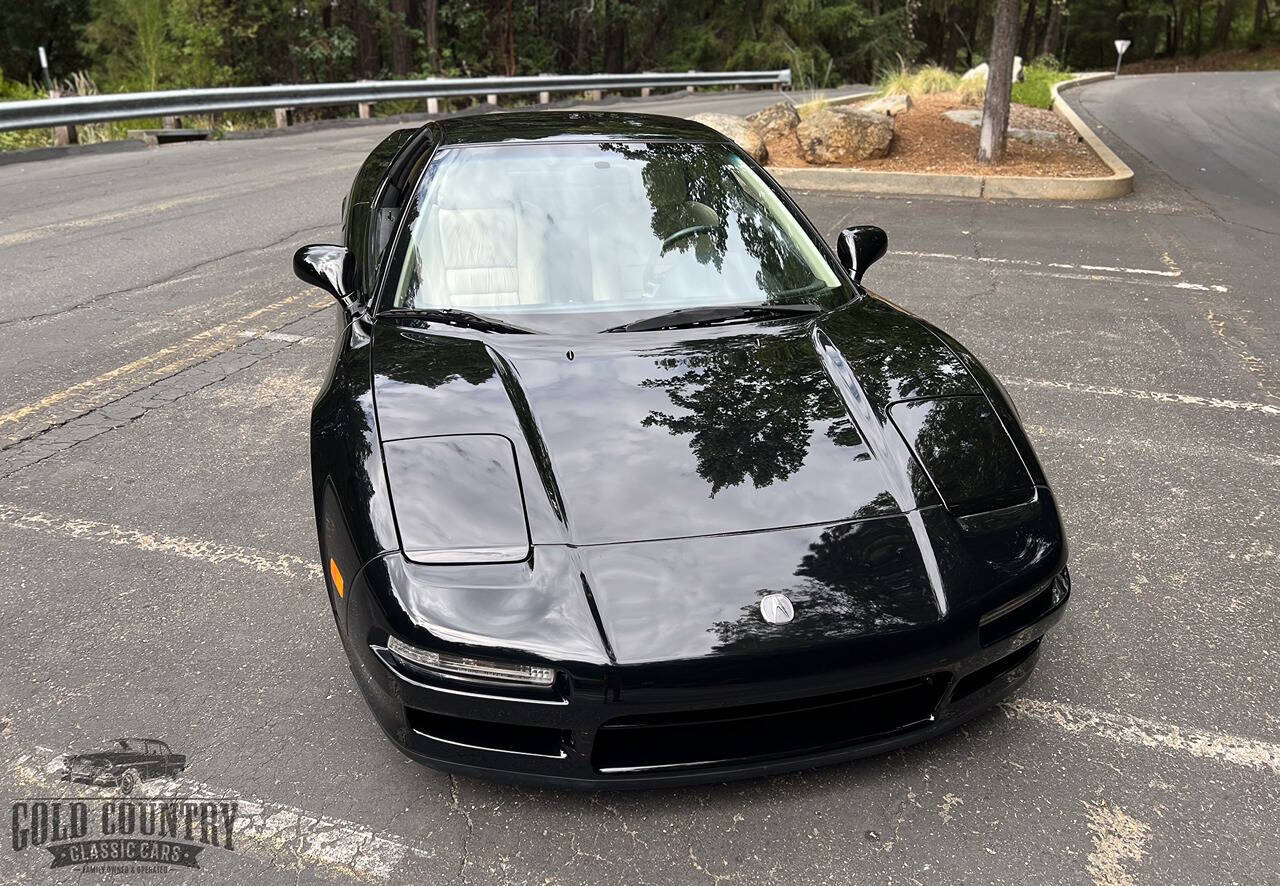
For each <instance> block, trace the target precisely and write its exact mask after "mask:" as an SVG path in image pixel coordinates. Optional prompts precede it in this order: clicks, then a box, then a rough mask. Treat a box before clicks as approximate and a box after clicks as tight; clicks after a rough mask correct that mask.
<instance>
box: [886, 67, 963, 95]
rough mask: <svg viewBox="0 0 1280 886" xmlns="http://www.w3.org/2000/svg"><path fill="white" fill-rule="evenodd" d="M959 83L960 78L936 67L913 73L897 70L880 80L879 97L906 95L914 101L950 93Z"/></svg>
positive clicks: (902, 69) (903, 69) (904, 69)
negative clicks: (940, 93)
mask: <svg viewBox="0 0 1280 886" xmlns="http://www.w3.org/2000/svg"><path fill="white" fill-rule="evenodd" d="M959 83H960V78H959V77H958V76H957V75H955V74H953V73H951V72H950V71H948V70H946V69H945V68H940V67H938V66H937V65H926V66H925V67H923V68H918V69H917V70H914V71H909V70H907V69H906V68H898V70H896V71H890V72H889V73H887V74H885V75H884V76H883V77H881V78H880V82H879V84H878V85H879V87H880V94H881V95H906V96H910V97H911V99H913V100H915V99H918V98H921V97H923V96H926V95H936V94H937V93H939V92H950V91H952V90H953V89H955V88H956V86H957V85H959Z"/></svg>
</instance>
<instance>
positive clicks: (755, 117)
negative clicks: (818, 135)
mask: <svg viewBox="0 0 1280 886" xmlns="http://www.w3.org/2000/svg"><path fill="white" fill-rule="evenodd" d="M747 120H749V121H750V122H752V123H754V124H755V125H756V128H757V129H759V130H760V135H762V136H763V137H764V140H765V141H766V142H771V141H773V140H774V139H784V138H792V137H793V136H794V135H795V131H796V127H797V126H799V125H800V112H799V111H797V110H796V106H795V105H793V104H791V102H778V103H777V104H774V105H769V107H767V108H765V109H764V110H763V111H756V112H755V113H754V114H749V115H747Z"/></svg>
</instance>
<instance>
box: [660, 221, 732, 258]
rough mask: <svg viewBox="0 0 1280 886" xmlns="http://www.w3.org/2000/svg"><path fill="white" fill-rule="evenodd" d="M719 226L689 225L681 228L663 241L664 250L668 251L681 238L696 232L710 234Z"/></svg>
mask: <svg viewBox="0 0 1280 886" xmlns="http://www.w3.org/2000/svg"><path fill="white" fill-rule="evenodd" d="M718 227H719V225H689V227H687V228H681V229H680V230H678V231H676V232H675V233H674V234H672V235H671V236H670V237H667V238H666V239H665V240H663V241H662V251H663V252H666V251H667V250H668V249H670V248H671V247H672V246H674V245H675V244H677V243H679V242H680V241H681V240H684V239H685V238H687V237H692V236H694V235H695V234H710V233H712V232H713V231H715V230H716V228H718Z"/></svg>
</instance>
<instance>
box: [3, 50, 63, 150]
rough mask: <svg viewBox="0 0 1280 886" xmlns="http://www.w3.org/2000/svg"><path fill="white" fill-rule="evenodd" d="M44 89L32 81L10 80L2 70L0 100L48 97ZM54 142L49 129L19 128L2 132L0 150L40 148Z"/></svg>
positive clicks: (9, 100) (10, 100) (13, 100)
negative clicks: (34, 84) (38, 87)
mask: <svg viewBox="0 0 1280 886" xmlns="http://www.w3.org/2000/svg"><path fill="white" fill-rule="evenodd" d="M47 97H48V96H47V94H46V93H45V92H44V90H42V89H37V88H36V87H35V86H33V85H32V84H31V83H20V82H18V81H17V80H8V79H6V78H5V76H4V71H3V70H0V102H15V101H25V100H27V99H35V98H47ZM51 144H53V136H52V134H51V132H50V130H48V129H19V130H17V131H16V132H0V151H14V150H18V149H19V148H40V147H44V146H45V145H51Z"/></svg>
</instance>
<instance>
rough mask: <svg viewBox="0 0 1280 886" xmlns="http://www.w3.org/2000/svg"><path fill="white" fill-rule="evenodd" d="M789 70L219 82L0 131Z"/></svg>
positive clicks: (43, 109)
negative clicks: (233, 84)
mask: <svg viewBox="0 0 1280 886" xmlns="http://www.w3.org/2000/svg"><path fill="white" fill-rule="evenodd" d="M790 84H791V71H790V69H787V68H784V69H782V70H779V71H718V72H716V71H689V72H687V73H683V74H656V73H649V74H578V75H559V74H555V75H550V76H545V75H539V76H533V77H470V78H457V79H445V78H432V79H428V80H364V81H358V82H355V83H308V84H299V85H293V86H248V87H227V88H219V89H172V90H165V91H162V92H125V93H117V94H114V95H81V96H71V97H69V98H49V99H35V100H32V101H17V102H0V131H4V130H9V129H37V128H41V127H46V126H69V125H70V126H74V125H78V124H81V123H102V122H105V121H108V120H132V119H136V118H140V117H165V116H178V115H180V114H209V113H214V112H220V111H254V110H270V109H273V108H301V107H316V106H322V105H346V104H361V103H373V102H379V101H389V100H392V99H431V98H436V99H439V98H450V97H455V96H473V95H527V94H529V93H535V92H548V93H550V92H592V91H597V90H598V91H601V92H609V91H617V90H621V89H645V88H649V89H662V88H681V87H697V86H774V85H780V86H789V85H790Z"/></svg>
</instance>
